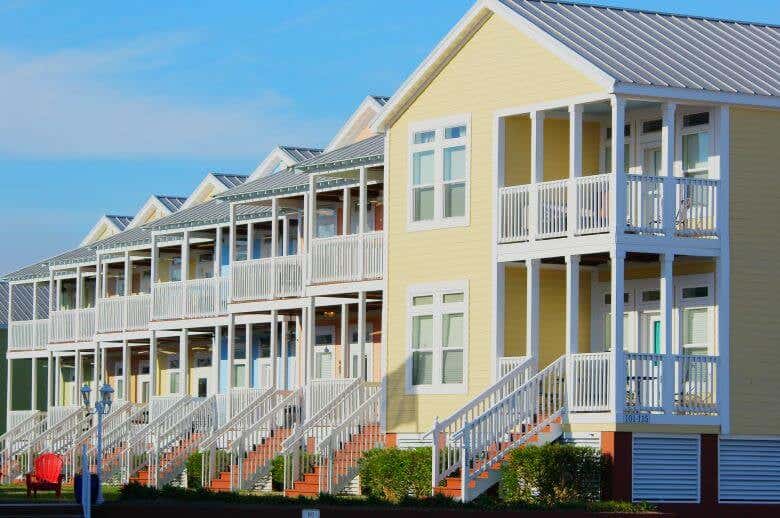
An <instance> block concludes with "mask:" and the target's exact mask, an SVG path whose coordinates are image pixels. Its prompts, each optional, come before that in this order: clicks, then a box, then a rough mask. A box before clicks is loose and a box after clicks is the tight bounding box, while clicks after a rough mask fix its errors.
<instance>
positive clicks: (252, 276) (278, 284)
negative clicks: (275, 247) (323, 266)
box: [231, 255, 305, 301]
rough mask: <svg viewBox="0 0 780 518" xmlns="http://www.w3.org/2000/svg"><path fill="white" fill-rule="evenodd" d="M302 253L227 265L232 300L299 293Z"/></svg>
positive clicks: (302, 269) (293, 295)
mask: <svg viewBox="0 0 780 518" xmlns="http://www.w3.org/2000/svg"><path fill="white" fill-rule="evenodd" d="M304 257H305V256H303V255H288V256H282V257H268V258H265V259H253V260H250V261H238V262H236V263H235V264H234V265H233V268H231V275H232V282H233V287H232V289H233V293H232V295H233V300H235V301H247V300H268V299H274V298H282V297H299V296H301V295H303V287H304V275H303V274H304Z"/></svg>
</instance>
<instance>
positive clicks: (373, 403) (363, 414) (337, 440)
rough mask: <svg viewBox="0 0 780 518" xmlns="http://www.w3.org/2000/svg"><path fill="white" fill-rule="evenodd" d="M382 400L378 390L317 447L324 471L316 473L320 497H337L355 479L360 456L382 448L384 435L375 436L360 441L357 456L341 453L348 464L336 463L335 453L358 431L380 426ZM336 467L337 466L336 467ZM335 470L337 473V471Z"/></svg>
mask: <svg viewBox="0 0 780 518" xmlns="http://www.w3.org/2000/svg"><path fill="white" fill-rule="evenodd" d="M382 396H383V392H382V389H381V388H380V389H379V390H377V391H376V392H374V394H372V395H371V396H369V398H368V399H366V400H365V401H364V402H363V404H361V405H360V406H359V407H358V408H357V409H356V410H355V411H354V412H353V413H352V415H350V416H349V417H347V418H346V419H344V421H343V422H342V423H341V424H340V425H338V426H336V427H335V428H334V429H333V430H332V431H331V432H330V434H328V435H327V437H325V438H324V439H323V440H322V441H320V443H319V444H318V445H317V452H318V453H319V456H320V461H321V463H323V464H325V467H326V468H327V469H321V470H320V471H319V487H320V493H329V494H337V493H340V492H341V491H342V490H343V489H344V487H345V485H346V483H348V482H349V481H350V480H352V478H354V475H355V473H356V472H357V469H358V464H357V461H358V460H359V458H360V457H362V455H363V453H364V452H365V451H367V450H370V449H372V448H375V447H377V445H379V446H383V445H384V442H383V435H382V434H376V436H371V437H369V438H367V440H365V441H363V444H360V445H358V450H359V451H358V452H357V453H356V452H355V451H354V448H352V449H351V450H350V451H349V452H344V453H345V454H346V455H350V458H349V459H348V460H346V461H345V460H344V459H341V460H340V462H337V461H336V459H335V453H336V452H337V451H339V449H341V448H343V446H344V445H345V444H347V443H348V442H349V441H350V440H354V438H355V437H356V436H357V435H358V434H359V433H360V432H361V428H363V429H365V427H367V426H371V425H377V426H379V421H380V419H381V412H382V408H381V406H382V405H381V400H382ZM323 461H324V462H323ZM337 463H338V464H340V465H339V466H336V464H337ZM337 467H338V469H336V468H337ZM342 470H343V471H344V472H343V473H342V472H341V471H342ZM323 478H325V480H323Z"/></svg>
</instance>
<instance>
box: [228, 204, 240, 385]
mask: <svg viewBox="0 0 780 518" xmlns="http://www.w3.org/2000/svg"><path fill="white" fill-rule="evenodd" d="M229 232H230V233H229V234H228V239H229V242H230V246H228V264H229V265H230V271H231V273H232V271H233V263H235V262H236V242H237V241H238V238H237V236H236V206H235V205H233V204H231V205H230V230H229ZM228 334H229V331H228ZM230 376H231V375H230V374H228V379H230Z"/></svg>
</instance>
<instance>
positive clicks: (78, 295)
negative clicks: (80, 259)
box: [76, 266, 84, 334]
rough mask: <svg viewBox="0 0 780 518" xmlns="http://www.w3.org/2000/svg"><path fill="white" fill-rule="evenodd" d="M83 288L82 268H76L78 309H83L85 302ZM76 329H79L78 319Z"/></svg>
mask: <svg viewBox="0 0 780 518" xmlns="http://www.w3.org/2000/svg"><path fill="white" fill-rule="evenodd" d="M81 288H82V286H81V266H77V267H76V309H81V308H82V307H83V303H84V301H83V300H81V297H82V289H81ZM76 322H77V324H76V327H77V328H78V319H76ZM76 334H78V330H77V331H76Z"/></svg>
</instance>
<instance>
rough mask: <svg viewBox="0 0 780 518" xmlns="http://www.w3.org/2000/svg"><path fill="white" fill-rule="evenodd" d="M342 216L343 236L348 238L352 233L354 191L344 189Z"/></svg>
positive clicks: (347, 188)
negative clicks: (351, 217) (351, 218)
mask: <svg viewBox="0 0 780 518" xmlns="http://www.w3.org/2000/svg"><path fill="white" fill-rule="evenodd" d="M341 197H342V208H341V212H342V216H341V234H342V235H344V236H346V235H348V234H349V231H350V223H351V222H350V216H351V215H352V210H351V205H352V189H350V188H349V187H344V190H343V191H342V195H341Z"/></svg>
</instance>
